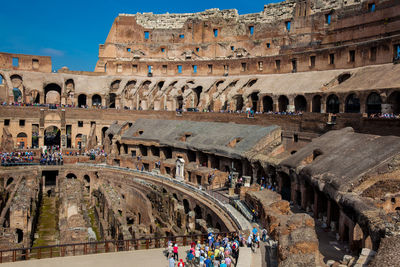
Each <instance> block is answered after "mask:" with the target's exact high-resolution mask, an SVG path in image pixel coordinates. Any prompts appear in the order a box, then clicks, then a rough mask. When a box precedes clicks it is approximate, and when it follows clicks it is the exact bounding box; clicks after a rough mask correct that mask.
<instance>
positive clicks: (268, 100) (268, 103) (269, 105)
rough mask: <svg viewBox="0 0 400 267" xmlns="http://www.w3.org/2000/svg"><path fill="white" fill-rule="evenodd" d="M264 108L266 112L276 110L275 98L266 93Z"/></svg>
mask: <svg viewBox="0 0 400 267" xmlns="http://www.w3.org/2000/svg"><path fill="white" fill-rule="evenodd" d="M262 102H263V110H264V112H270V111H273V110H274V100H273V99H272V97H270V96H268V95H266V96H264V97H263V101H262Z"/></svg>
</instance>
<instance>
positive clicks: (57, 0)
mask: <svg viewBox="0 0 400 267" xmlns="http://www.w3.org/2000/svg"><path fill="white" fill-rule="evenodd" d="M273 2H281V1H280V0H266V1H259V0H255V1H254V0H253V1H250V2H247V1H238V0H215V1H204V0H203V1H184V0H165V1H160V0H157V1H132V0H130V1H128V0H114V1H112V0H102V1H92V0H80V1H79V0H69V1H61V0H53V1H49V0H36V1H32V0H20V1H5V2H4V3H2V6H1V9H0V25H1V31H0V52H8V53H20V54H33V55H44V56H51V57H52V61H53V69H59V68H61V67H63V66H67V67H69V68H70V69H71V70H83V71H93V70H94V67H95V64H96V61H97V56H98V47H99V44H102V43H104V41H105V39H106V38H107V34H108V31H109V30H110V28H111V25H112V23H113V21H114V19H115V18H116V17H117V16H118V14H119V13H130V14H135V13H137V12H153V13H165V12H169V13H185V12H199V11H203V10H205V9H210V8H219V9H229V8H236V9H237V10H238V11H239V13H240V14H246V13H256V12H261V11H262V10H263V7H264V5H265V4H268V3H273ZM193 4H195V5H193Z"/></svg>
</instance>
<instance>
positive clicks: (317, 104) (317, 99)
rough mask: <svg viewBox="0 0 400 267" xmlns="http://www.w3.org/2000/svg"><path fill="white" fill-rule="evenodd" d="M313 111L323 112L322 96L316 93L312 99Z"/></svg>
mask: <svg viewBox="0 0 400 267" xmlns="http://www.w3.org/2000/svg"><path fill="white" fill-rule="evenodd" d="M312 112H314V113H321V96H320V95H315V96H314V97H313V99H312Z"/></svg>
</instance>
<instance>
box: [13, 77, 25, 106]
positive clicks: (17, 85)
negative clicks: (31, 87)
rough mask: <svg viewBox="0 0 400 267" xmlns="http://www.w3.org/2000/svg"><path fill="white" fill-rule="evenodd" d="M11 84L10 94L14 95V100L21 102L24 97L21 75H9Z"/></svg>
mask: <svg viewBox="0 0 400 267" xmlns="http://www.w3.org/2000/svg"><path fill="white" fill-rule="evenodd" d="M10 79H11V85H12V95H13V96H14V98H13V99H14V102H22V101H23V98H24V94H23V93H24V90H23V89H24V87H23V80H22V77H21V76H20V75H18V74H13V75H11V76H10Z"/></svg>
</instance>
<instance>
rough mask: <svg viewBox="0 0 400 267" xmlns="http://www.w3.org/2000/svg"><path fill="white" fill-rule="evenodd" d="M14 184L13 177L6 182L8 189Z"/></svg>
mask: <svg viewBox="0 0 400 267" xmlns="http://www.w3.org/2000/svg"><path fill="white" fill-rule="evenodd" d="M13 182H14V178H12V177H9V178H8V179H7V182H6V187H8V186H9V185H10V184H12V183H13Z"/></svg>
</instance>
